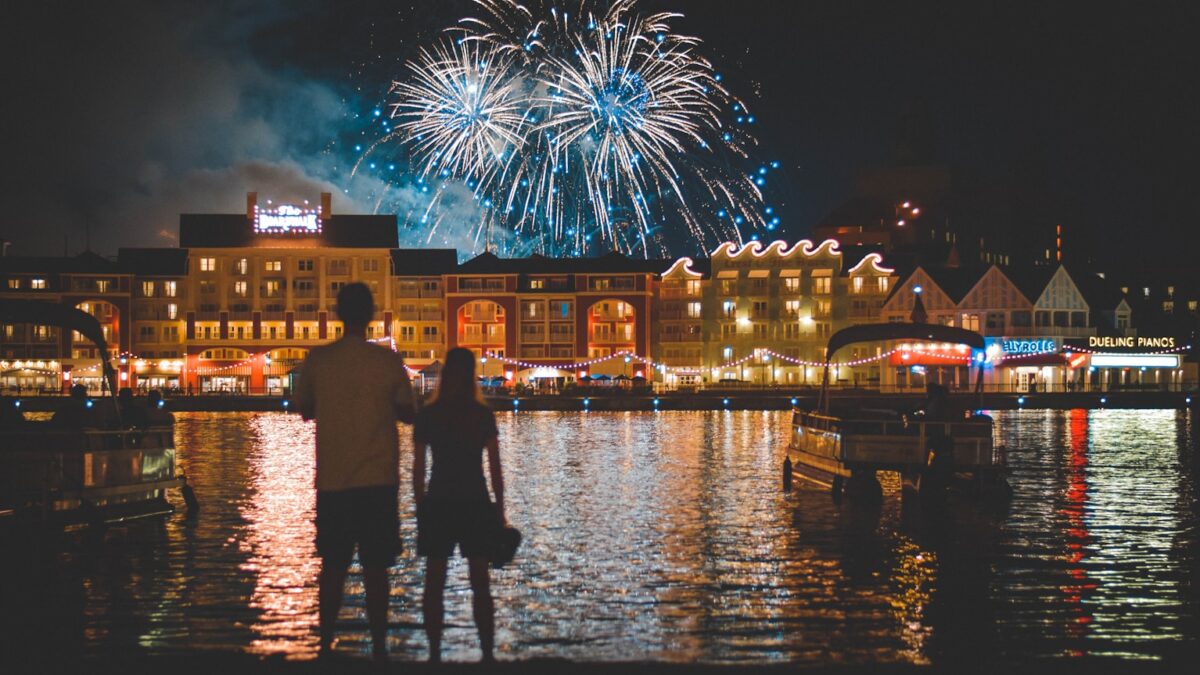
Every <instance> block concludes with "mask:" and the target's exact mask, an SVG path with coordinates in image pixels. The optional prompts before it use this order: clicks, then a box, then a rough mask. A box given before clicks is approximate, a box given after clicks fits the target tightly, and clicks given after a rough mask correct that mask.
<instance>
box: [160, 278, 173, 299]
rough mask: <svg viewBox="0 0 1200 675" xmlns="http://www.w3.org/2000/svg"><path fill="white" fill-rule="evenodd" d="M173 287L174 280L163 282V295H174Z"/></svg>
mask: <svg viewBox="0 0 1200 675" xmlns="http://www.w3.org/2000/svg"><path fill="white" fill-rule="evenodd" d="M175 289H176V286H175V282H174V281H164V282H163V295H165V296H167V297H168V298H173V297H175Z"/></svg>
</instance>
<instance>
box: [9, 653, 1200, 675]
mask: <svg viewBox="0 0 1200 675" xmlns="http://www.w3.org/2000/svg"><path fill="white" fill-rule="evenodd" d="M1197 656H1200V655H1197V654H1184V653H1180V654H1178V655H1174V656H1171V657H1168V658H1167V659H1165V660H1160V661H1133V662H1131V661H1125V660H1120V659H1100V658H1088V657H1083V658H1063V659H1051V660H1040V661H1002V662H989V663H980V662H973V661H962V662H956V663H952V664H939V665H935V666H914V665H890V664H889V665H855V666H847V665H836V664H834V665H828V666H818V667H807V666H797V665H793V664H774V665H744V666H743V665H691V664H675V663H645V662H613V663H594V662H582V663H581V662H574V661H566V660H560V659H535V660H528V661H501V662H499V663H496V664H492V665H487V666H485V665H482V664H478V663H445V664H439V665H431V664H427V663H418V662H406V661H393V662H390V663H386V664H376V663H373V662H371V661H370V660H367V659H360V658H351V657H334V658H332V659H329V660H325V661H288V660H286V659H284V658H282V657H268V658H260V657H255V656H249V655H244V654H232V653H221V652H198V653H194V654H187V655H180V656H158V657H144V658H129V659H125V658H113V657H109V658H95V659H83V660H70V661H63V660H58V659H55V658H53V657H52V656H50V655H46V654H43V655H41V656H40V657H38V658H37V659H36V660H33V661H29V660H23V659H22V660H17V661H15V662H12V661H9V662H8V663H7V666H6V667H4V668H3V670H2V671H0V672H5V673H26V672H64V673H121V674H122V675H126V674H132V673H154V674H156V675H190V674H191V673H217V674H220V675H228V674H232V673H279V674H286V675H293V674H295V675H301V674H305V673H314V674H316V673H350V674H354V673H406V674H407V673H413V674H426V673H428V674H430V675H433V674H443V673H444V674H446V675H456V674H459V673H461V674H464V675H466V674H473V673H498V674H512V675H517V674H533V675H559V674H563V673H569V674H570V675H618V674H619V675H650V674H652V673H654V674H657V673H664V674H666V675H685V674H686V675H692V674H699V675H735V674H737V675H740V674H742V673H746V674H754V675H759V674H761V675H769V674H776V673H795V672H800V673H813V674H817V673H830V674H836V675H867V674H871V675H875V674H882V675H908V674H922V675H924V674H931V673H1004V674H1005V675H1012V674H1016V675H1038V674H1042V673H1045V674H1047V675H1074V674H1076V673H1078V674H1080V675H1097V674H1100V673H1186V672H1195V670H1194V667H1195V660H1196V657H1197ZM3 664H5V661H0V665H3Z"/></svg>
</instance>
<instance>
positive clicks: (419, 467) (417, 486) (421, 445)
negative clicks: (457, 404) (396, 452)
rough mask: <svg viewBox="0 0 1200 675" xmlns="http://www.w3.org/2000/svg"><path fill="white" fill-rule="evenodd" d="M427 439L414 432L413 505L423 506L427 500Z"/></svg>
mask: <svg viewBox="0 0 1200 675" xmlns="http://www.w3.org/2000/svg"><path fill="white" fill-rule="evenodd" d="M425 447H426V446H425V439H423V438H421V437H420V436H418V435H417V433H416V431H415V429H414V431H413V465H412V489H413V503H415V504H416V505H417V506H420V505H421V500H422V499H424V498H425Z"/></svg>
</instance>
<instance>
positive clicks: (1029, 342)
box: [1000, 338, 1058, 354]
mask: <svg viewBox="0 0 1200 675" xmlns="http://www.w3.org/2000/svg"><path fill="white" fill-rule="evenodd" d="M1000 349H1002V350H1003V351H1004V353H1005V354H1045V353H1046V352H1053V351H1057V350H1058V344H1057V343H1056V342H1055V341H1054V340H1053V339H1051V338H1001V340H1000Z"/></svg>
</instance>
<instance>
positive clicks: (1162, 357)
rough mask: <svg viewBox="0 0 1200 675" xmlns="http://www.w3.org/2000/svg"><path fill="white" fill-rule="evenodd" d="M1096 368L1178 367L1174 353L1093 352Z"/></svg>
mask: <svg viewBox="0 0 1200 675" xmlns="http://www.w3.org/2000/svg"><path fill="white" fill-rule="evenodd" d="M1092 366H1094V367H1096V368H1178V367H1179V357H1178V356H1176V355H1174V354H1092Z"/></svg>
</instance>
